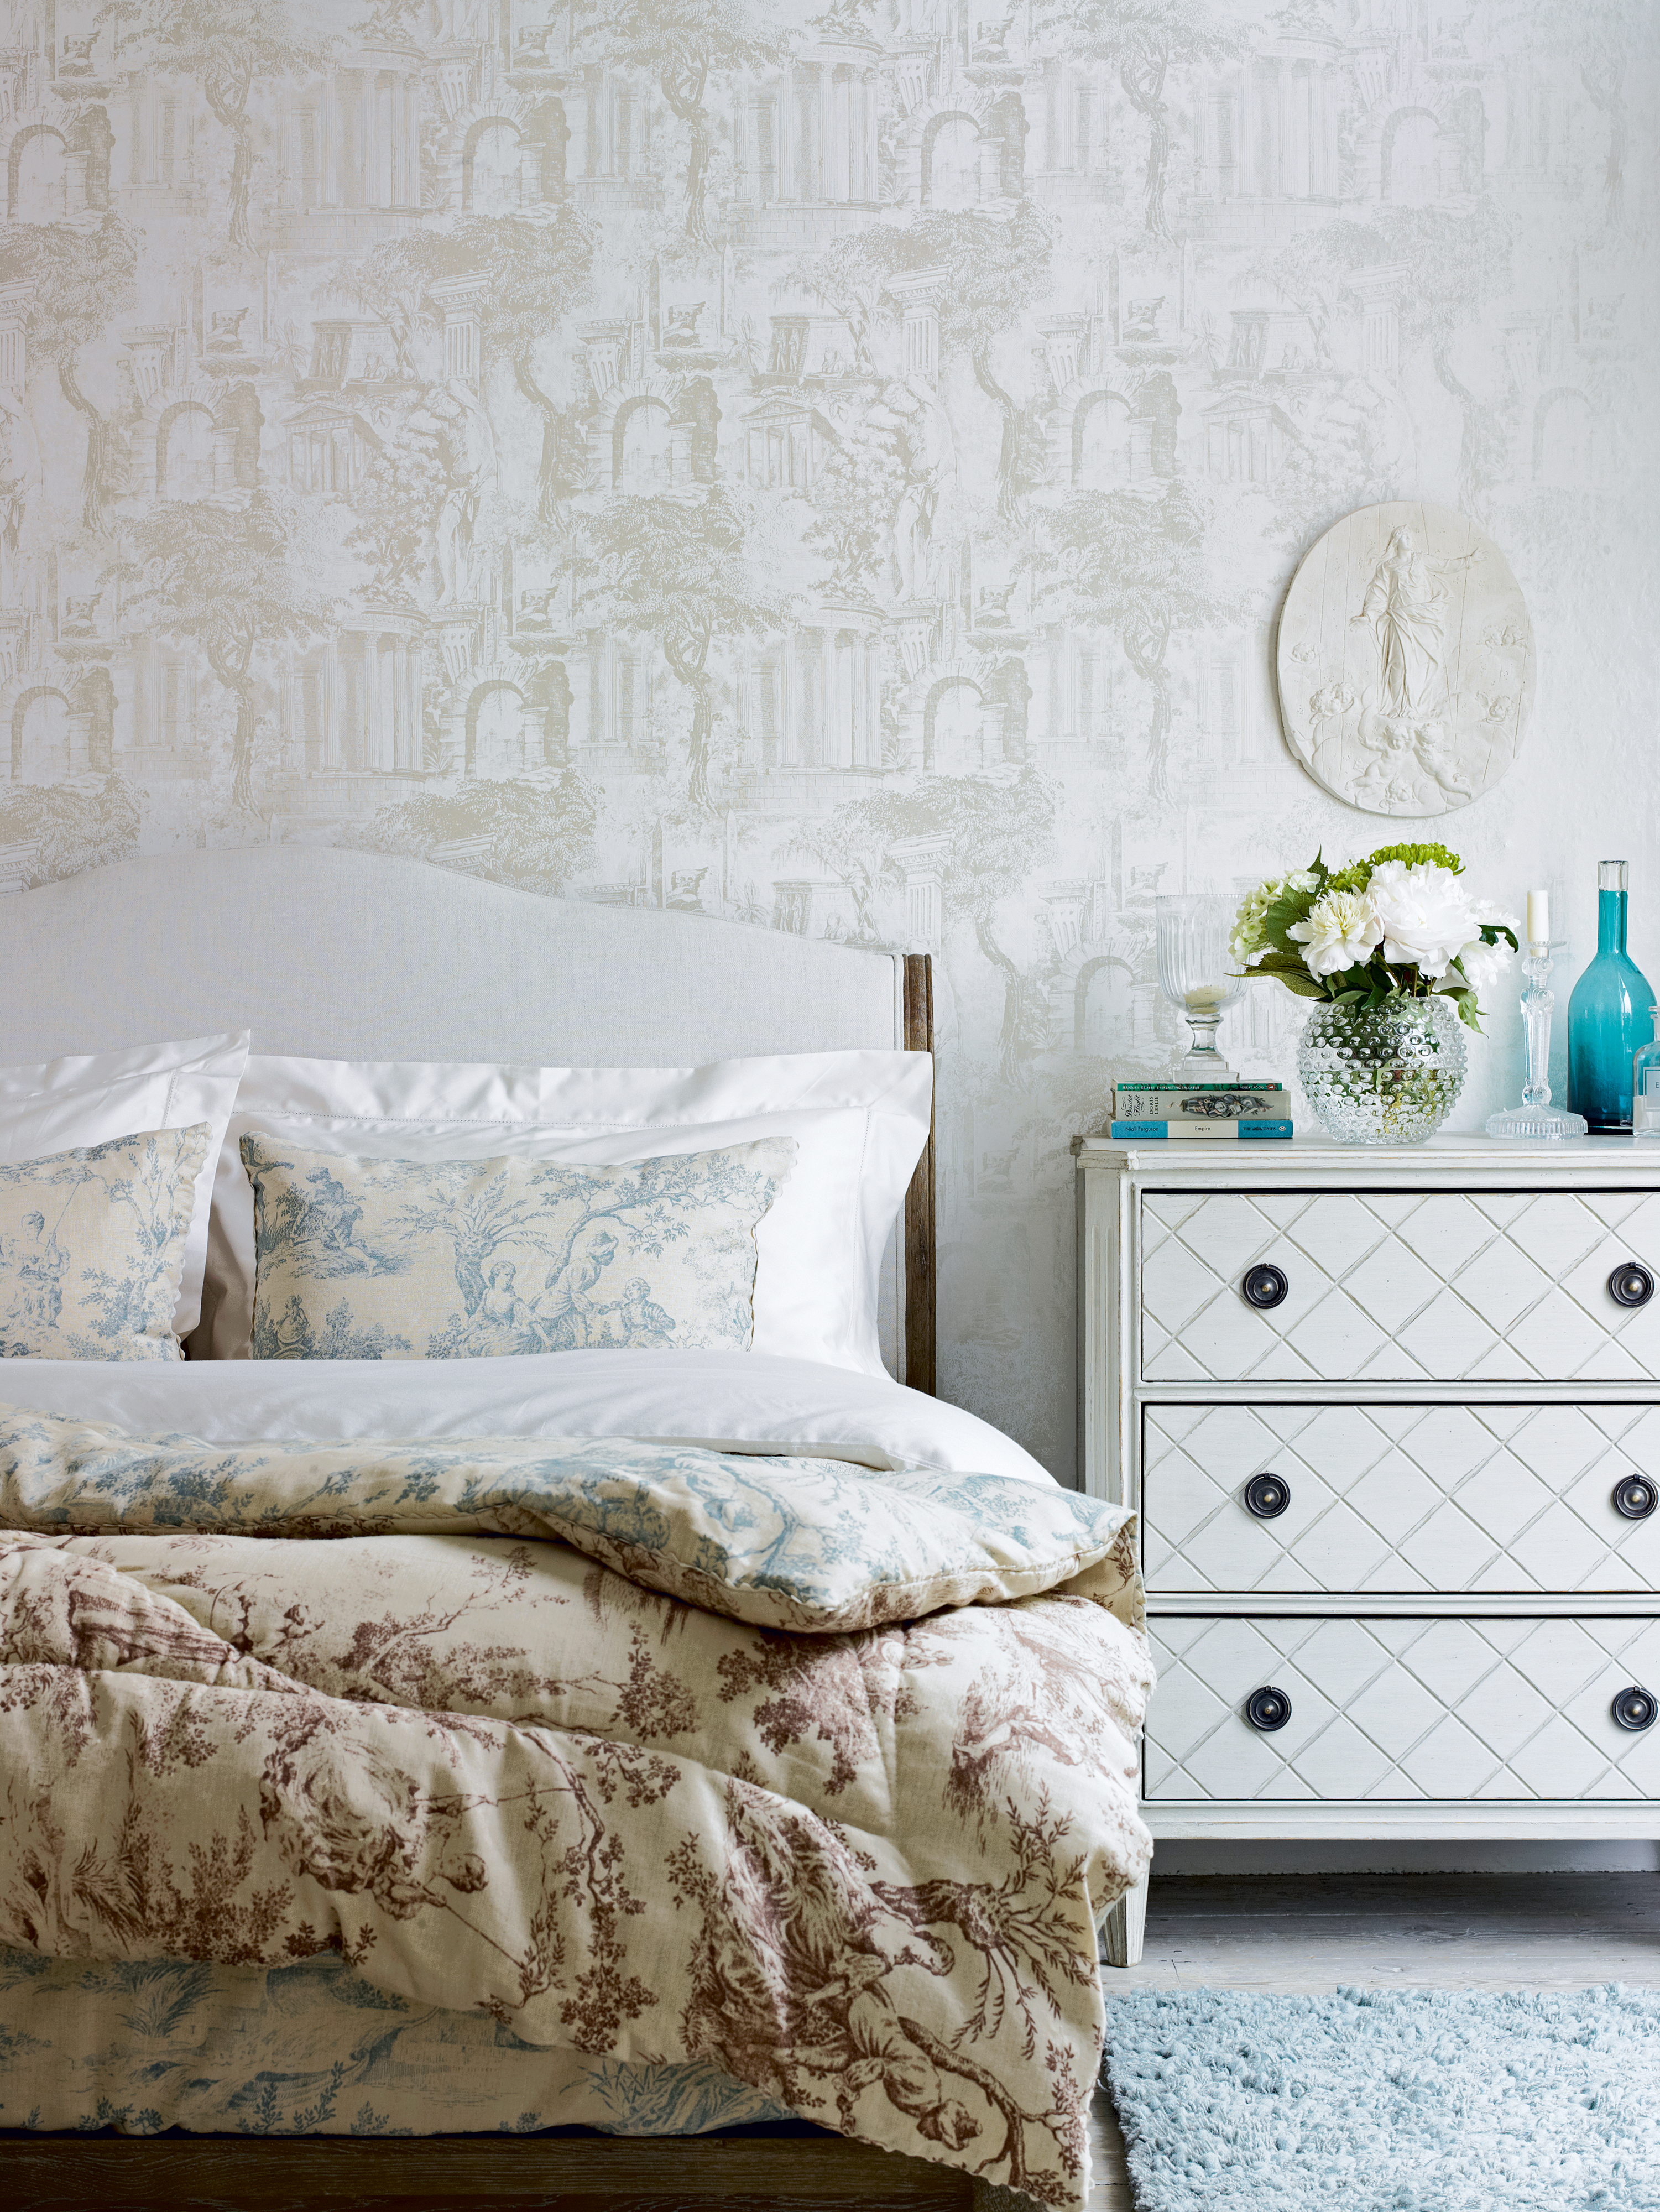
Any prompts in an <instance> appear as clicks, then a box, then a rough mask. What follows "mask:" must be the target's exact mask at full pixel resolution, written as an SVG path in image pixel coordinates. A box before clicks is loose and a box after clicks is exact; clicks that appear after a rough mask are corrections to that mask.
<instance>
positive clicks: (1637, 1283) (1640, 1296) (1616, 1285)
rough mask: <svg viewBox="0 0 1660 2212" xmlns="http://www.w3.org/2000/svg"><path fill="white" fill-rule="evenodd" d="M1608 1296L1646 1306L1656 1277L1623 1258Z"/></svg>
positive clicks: (1610, 1281)
mask: <svg viewBox="0 0 1660 2212" xmlns="http://www.w3.org/2000/svg"><path fill="white" fill-rule="evenodd" d="M1248 1295H1249V1294H1248ZM1608 1296H1609V1297H1611V1298H1612V1299H1613V1300H1614V1304H1615V1305H1617V1306H1645V1305H1647V1304H1648V1302H1649V1300H1650V1299H1651V1297H1653V1296H1654V1278H1653V1276H1652V1275H1651V1274H1650V1273H1649V1271H1648V1269H1647V1268H1646V1267H1644V1265H1643V1263H1642V1262H1641V1261H1640V1260H1622V1261H1620V1265H1619V1266H1618V1267H1616V1268H1615V1269H1614V1273H1612V1274H1611V1275H1610V1276H1609V1277H1608Z"/></svg>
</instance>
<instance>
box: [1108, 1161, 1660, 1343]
mask: <svg viewBox="0 0 1660 2212" xmlns="http://www.w3.org/2000/svg"><path fill="white" fill-rule="evenodd" d="M1270 1152H1271V1153H1272V1154H1273V1155H1274V1157H1273V1158H1266V1157H1264V1155H1266V1154H1268V1153H1270ZM1242 1154H1244V1155H1248V1156H1247V1157H1241V1155H1242ZM1195 1155H1198V1156H1200V1157H1195ZM1079 1167H1080V1169H1081V1170H1083V1171H1084V1180H1085V1234H1086V1236H1087V1235H1088V1234H1089V1233H1090V1228H1091V1224H1092V1225H1093V1227H1094V1230H1095V1232H1096V1234H1097V1236H1098V1238H1099V1239H1101V1240H1102V1241H1103V1243H1104V1244H1107V1245H1110V1247H1111V1248H1112V1253H1113V1256H1114V1258H1115V1259H1116V1261H1117V1266H1116V1268H1114V1269H1113V1270H1112V1271H1111V1272H1112V1273H1116V1275H1117V1277H1118V1288H1119V1291H1120V1322H1121V1325H1122V1328H1123V1329H1124V1331H1125V1341H1124V1344H1123V1354H1124V1364H1125V1366H1126V1368H1127V1369H1128V1370H1129V1371H1130V1372H1132V1373H1134V1374H1135V1375H1137V1376H1139V1378H1140V1381H1141V1382H1142V1383H1146V1384H1150V1385H1157V1384H1161V1383H1166V1384H1168V1383H1207V1384H1215V1383H1224V1384H1225V1383H1291V1384H1299V1383H1301V1384H1307V1383H1330V1382H1340V1381H1341V1382H1343V1383H1350V1384H1361V1385H1371V1384H1379V1383H1453V1382H1468V1383H1489V1384H1491V1383H1523V1384H1526V1383H1578V1384H1607V1383H1653V1382H1655V1381H1657V1380H1660V1296H1656V1295H1655V1285H1656V1284H1657V1283H1660V1148H1657V1151H1656V1152H1654V1153H1652V1154H1651V1152H1650V1151H1649V1149H1648V1147H1647V1146H1639V1145H1636V1144H1634V1143H1633V1141H1632V1140H1630V1139H1602V1140H1600V1141H1598V1140H1588V1141H1586V1142H1584V1143H1582V1144H1578V1145H1565V1146H1538V1147H1533V1146H1514V1147H1512V1146H1499V1145H1496V1144H1493V1143H1491V1142H1486V1141H1483V1140H1481V1139H1474V1140H1472V1139H1468V1138H1466V1139H1456V1138H1452V1139H1448V1138H1444V1139H1440V1140H1439V1141H1438V1142H1434V1143H1432V1144H1430V1145H1426V1146H1410V1147H1404V1146H1403V1147H1398V1148H1390V1149H1388V1150H1385V1149H1383V1148H1381V1147H1380V1148H1377V1149H1375V1150H1374V1149H1372V1148H1370V1147H1368V1148H1364V1149H1363V1148H1359V1147H1354V1146H1338V1145H1333V1144H1330V1143H1317V1142H1297V1143H1293V1144H1289V1145H1274V1146H1266V1145H1265V1146H1262V1147H1261V1148H1260V1149H1259V1148H1256V1147H1252V1146H1243V1145H1240V1144H1238V1143H1237V1140H1236V1142H1235V1143H1232V1144H1226V1145H1225V1144H1222V1143H1219V1142H1218V1143H1205V1142H1189V1143H1185V1144H1184V1143H1177V1144H1173V1145H1167V1146H1123V1145H1108V1144H1104V1143H1102V1142H1101V1141H1100V1140H1098V1139H1091V1140H1087V1141H1085V1144H1084V1145H1083V1146H1081V1147H1080V1150H1079ZM1091 1170H1095V1171H1096V1172H1095V1173H1091V1172H1090V1171H1091ZM1103 1170H1104V1171H1105V1172H1104V1173H1103V1172H1102V1171H1103ZM1091 1185H1094V1186H1095V1188H1094V1190H1093V1191H1091V1188H1090V1186H1091ZM1112 1194H1116V1199H1117V1203H1116V1205H1114V1204H1113V1203H1112ZM1104 1256H1105V1255H1104V1252H1099V1251H1098V1254H1097V1255H1096V1257H1097V1259H1098V1260H1099V1259H1100V1258H1103V1257H1104Z"/></svg>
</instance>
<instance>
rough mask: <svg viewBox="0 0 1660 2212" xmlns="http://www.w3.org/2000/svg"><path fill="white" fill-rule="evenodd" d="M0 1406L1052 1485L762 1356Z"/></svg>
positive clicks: (235, 1436)
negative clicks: (703, 1452) (773, 1460)
mask: <svg viewBox="0 0 1660 2212" xmlns="http://www.w3.org/2000/svg"><path fill="white" fill-rule="evenodd" d="M0 1402H4V1403H6V1404H9V1405H13V1406H27V1407H33V1408H35V1409H37V1410H40V1411H44V1412H47V1413H71V1414H76V1415H79V1416H81V1417H82V1419H88V1420H100V1421H112V1422H114V1423H116V1424H118V1425H119V1426H121V1427H123V1428H126V1429H132V1430H137V1431H155V1430H158V1429H160V1430H169V1429H176V1430H184V1431H188V1433H189V1434H191V1435H192V1436H197V1437H204V1438H206V1439H207V1440H208V1441H209V1442H210V1443H257V1442H260V1441H275V1440H277V1439H279V1438H284V1439H286V1438H298V1439H301V1440H305V1441H326V1440H329V1439H332V1438H338V1437H386V1438H392V1437H598V1436H613V1437H655V1438H662V1439H667V1440H672V1441H673V1442H676V1443H703V1444H711V1445H714V1447H716V1448H717V1449H722V1450H740V1451H741V1450H753V1451H771V1450H782V1451H790V1452H812V1453H818V1454H820V1455H824V1456H827V1457H831V1458H840V1459H848V1460H854V1461H856V1462H859V1463H860V1465H863V1466H866V1467H875V1468H881V1467H886V1466H909V1467H938V1468H948V1469H951V1470H952V1471H953V1472H956V1473H960V1474H1003V1475H1012V1476H1014V1477H1016V1478H1018V1480H1023V1481H1027V1482H1048V1481H1049V1480H1051V1478H1050V1477H1049V1475H1048V1474H1046V1473H1045V1472H1044V1470H1043V1468H1041V1467H1040V1466H1039V1465H1038V1463H1037V1461H1036V1460H1035V1459H1033V1458H1032V1457H1031V1454H1030V1453H1028V1452H1025V1451H1023V1450H1022V1449H1021V1448H1020V1446H1019V1445H1018V1444H1017V1443H1014V1442H1013V1441H1012V1439H1011V1438H1010V1437H1006V1436H1003V1435H1002V1434H1001V1433H1000V1431H998V1430H996V1429H994V1428H993V1427H992V1426H991V1425H990V1424H989V1422H987V1421H982V1420H981V1419H978V1418H977V1417H976V1415H975V1414H973V1413H964V1411H963V1409H962V1408H961V1407H958V1406H948V1405H946V1404H945V1403H943V1401H940V1400H939V1399H937V1398H929V1397H926V1396H924V1395H923V1394H922V1393H921V1391H918V1390H908V1389H904V1388H903V1386H902V1385H901V1384H899V1383H895V1382H893V1381H891V1379H890V1378H889V1377H888V1376H885V1375H881V1376H876V1375H862V1374H858V1373H855V1372H854V1371H853V1370H850V1369H848V1368H845V1367H829V1366H823V1365H820V1364H818V1362H817V1361H813V1360H806V1359H775V1358H767V1357H765V1356H763V1355H762V1354H760V1353H757V1352H545V1353H541V1354H532V1355H530V1356H527V1357H523V1358H511V1359H433V1360H386V1361H380V1360H366V1359H365V1360H359V1359H317V1360H298V1359H273V1360H246V1359H225V1360H218V1359H204V1360H187V1361H180V1362H178V1363H176V1364H174V1363H170V1364H151V1363H149V1362H148V1361H136V1360H135V1361H131V1362H127V1361H117V1360H112V1361H100V1360H55V1359H14V1360H9V1361H7V1362H6V1363H5V1364H4V1366H3V1369H0Z"/></svg>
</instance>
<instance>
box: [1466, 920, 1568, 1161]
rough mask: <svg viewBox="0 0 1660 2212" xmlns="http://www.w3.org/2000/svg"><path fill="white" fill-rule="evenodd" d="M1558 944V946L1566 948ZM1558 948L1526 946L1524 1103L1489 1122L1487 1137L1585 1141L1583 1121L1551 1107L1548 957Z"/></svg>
mask: <svg viewBox="0 0 1660 2212" xmlns="http://www.w3.org/2000/svg"><path fill="white" fill-rule="evenodd" d="M1558 942H1559V943H1566V939H1559V940H1558ZM1556 950H1557V945H1553V944H1548V943H1547V942H1546V941H1545V940H1544V939H1536V940H1530V941H1529V945H1528V949H1527V951H1526V953H1525V955H1524V956H1523V961H1522V972H1523V975H1525V976H1526V977H1527V979H1528V987H1527V989H1526V990H1525V991H1523V994H1522V1026H1523V1031H1524V1033H1525V1035H1526V1038H1527V1054H1528V1072H1527V1081H1526V1082H1525V1083H1524V1084H1523V1086H1522V1103H1521V1104H1520V1105H1519V1106H1511V1107H1507V1108H1506V1109H1505V1111H1504V1112H1503V1113H1502V1114H1490V1115H1488V1116H1487V1134H1488V1135H1489V1136H1490V1137H1509V1138H1513V1139H1521V1140H1523V1142H1525V1143H1529V1144H1535V1145H1536V1144H1541V1143H1544V1144H1548V1143H1551V1142H1554V1141H1559V1140H1560V1139H1563V1138H1565V1137H1583V1136H1584V1134H1585V1133H1586V1131H1585V1117H1584V1115H1583V1114H1570V1113H1566V1112H1565V1111H1564V1109H1562V1108H1561V1107H1560V1106H1553V1105H1552V1104H1551V1103H1550V1022H1551V1014H1552V1012H1553V1010H1554V1007H1555V1005H1556V997H1555V994H1554V992H1552V991H1551V990H1550V989H1549V988H1548V985H1549V982H1550V971H1551V954H1552V953H1553V952H1554V951H1556Z"/></svg>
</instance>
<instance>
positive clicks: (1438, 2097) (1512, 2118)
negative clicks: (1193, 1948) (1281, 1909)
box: [1104, 1985, 1660, 2212]
mask: <svg viewBox="0 0 1660 2212" xmlns="http://www.w3.org/2000/svg"><path fill="white" fill-rule="evenodd" d="M1104 2078H1105V2079H1106V2081H1107V2082H1108V2085H1109V2087H1110V2089H1111V2091H1112V2100H1113V2103H1114V2104H1115V2106H1116V2107H1117V2110H1118V2117H1119V2120H1120V2122H1121V2123H1122V2127H1123V2130H1124V2137H1125V2141H1126V2142H1127V2144H1128V2149H1129V2167H1130V2174H1131V2177H1132V2179H1133V2180H1134V2184H1135V2202H1136V2207H1137V2212H1582V2208H1583V2212H1660V1990H1636V1989H1622V1988H1618V1987H1614V1986H1613V1985H1610V1986H1609V1987H1608V1988H1607V1989H1600V1990H1575V1991H1573V1992H1571V1993H1564V1994H1560V1995H1556V1994H1552V1995H1547V1996H1505V1995H1490V1994H1487V1993H1486V1992H1482V1991H1479V1990H1478V1991H1470V1992H1462V1991H1461V1992H1458V1993H1456V1994H1447V1993H1444V1992H1443V1991H1441V1990H1339V1991H1338V1993H1337V1995H1336V1996H1330V1997H1293V1996H1253V1995H1251V1994H1250V1993H1248V1992H1240V1991H1237V1990H1193V1991H1191V1992H1189V1991H1177V1990H1136V1991H1135V1992H1134V1994H1133V1995H1130V1996H1125V1997H1122V1998H1120V1999H1116V2000H1115V2001H1114V2002H1112V2003H1110V2005H1109V2007H1108V2008H1107V2056H1106V2063H1105V2068H1104Z"/></svg>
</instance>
